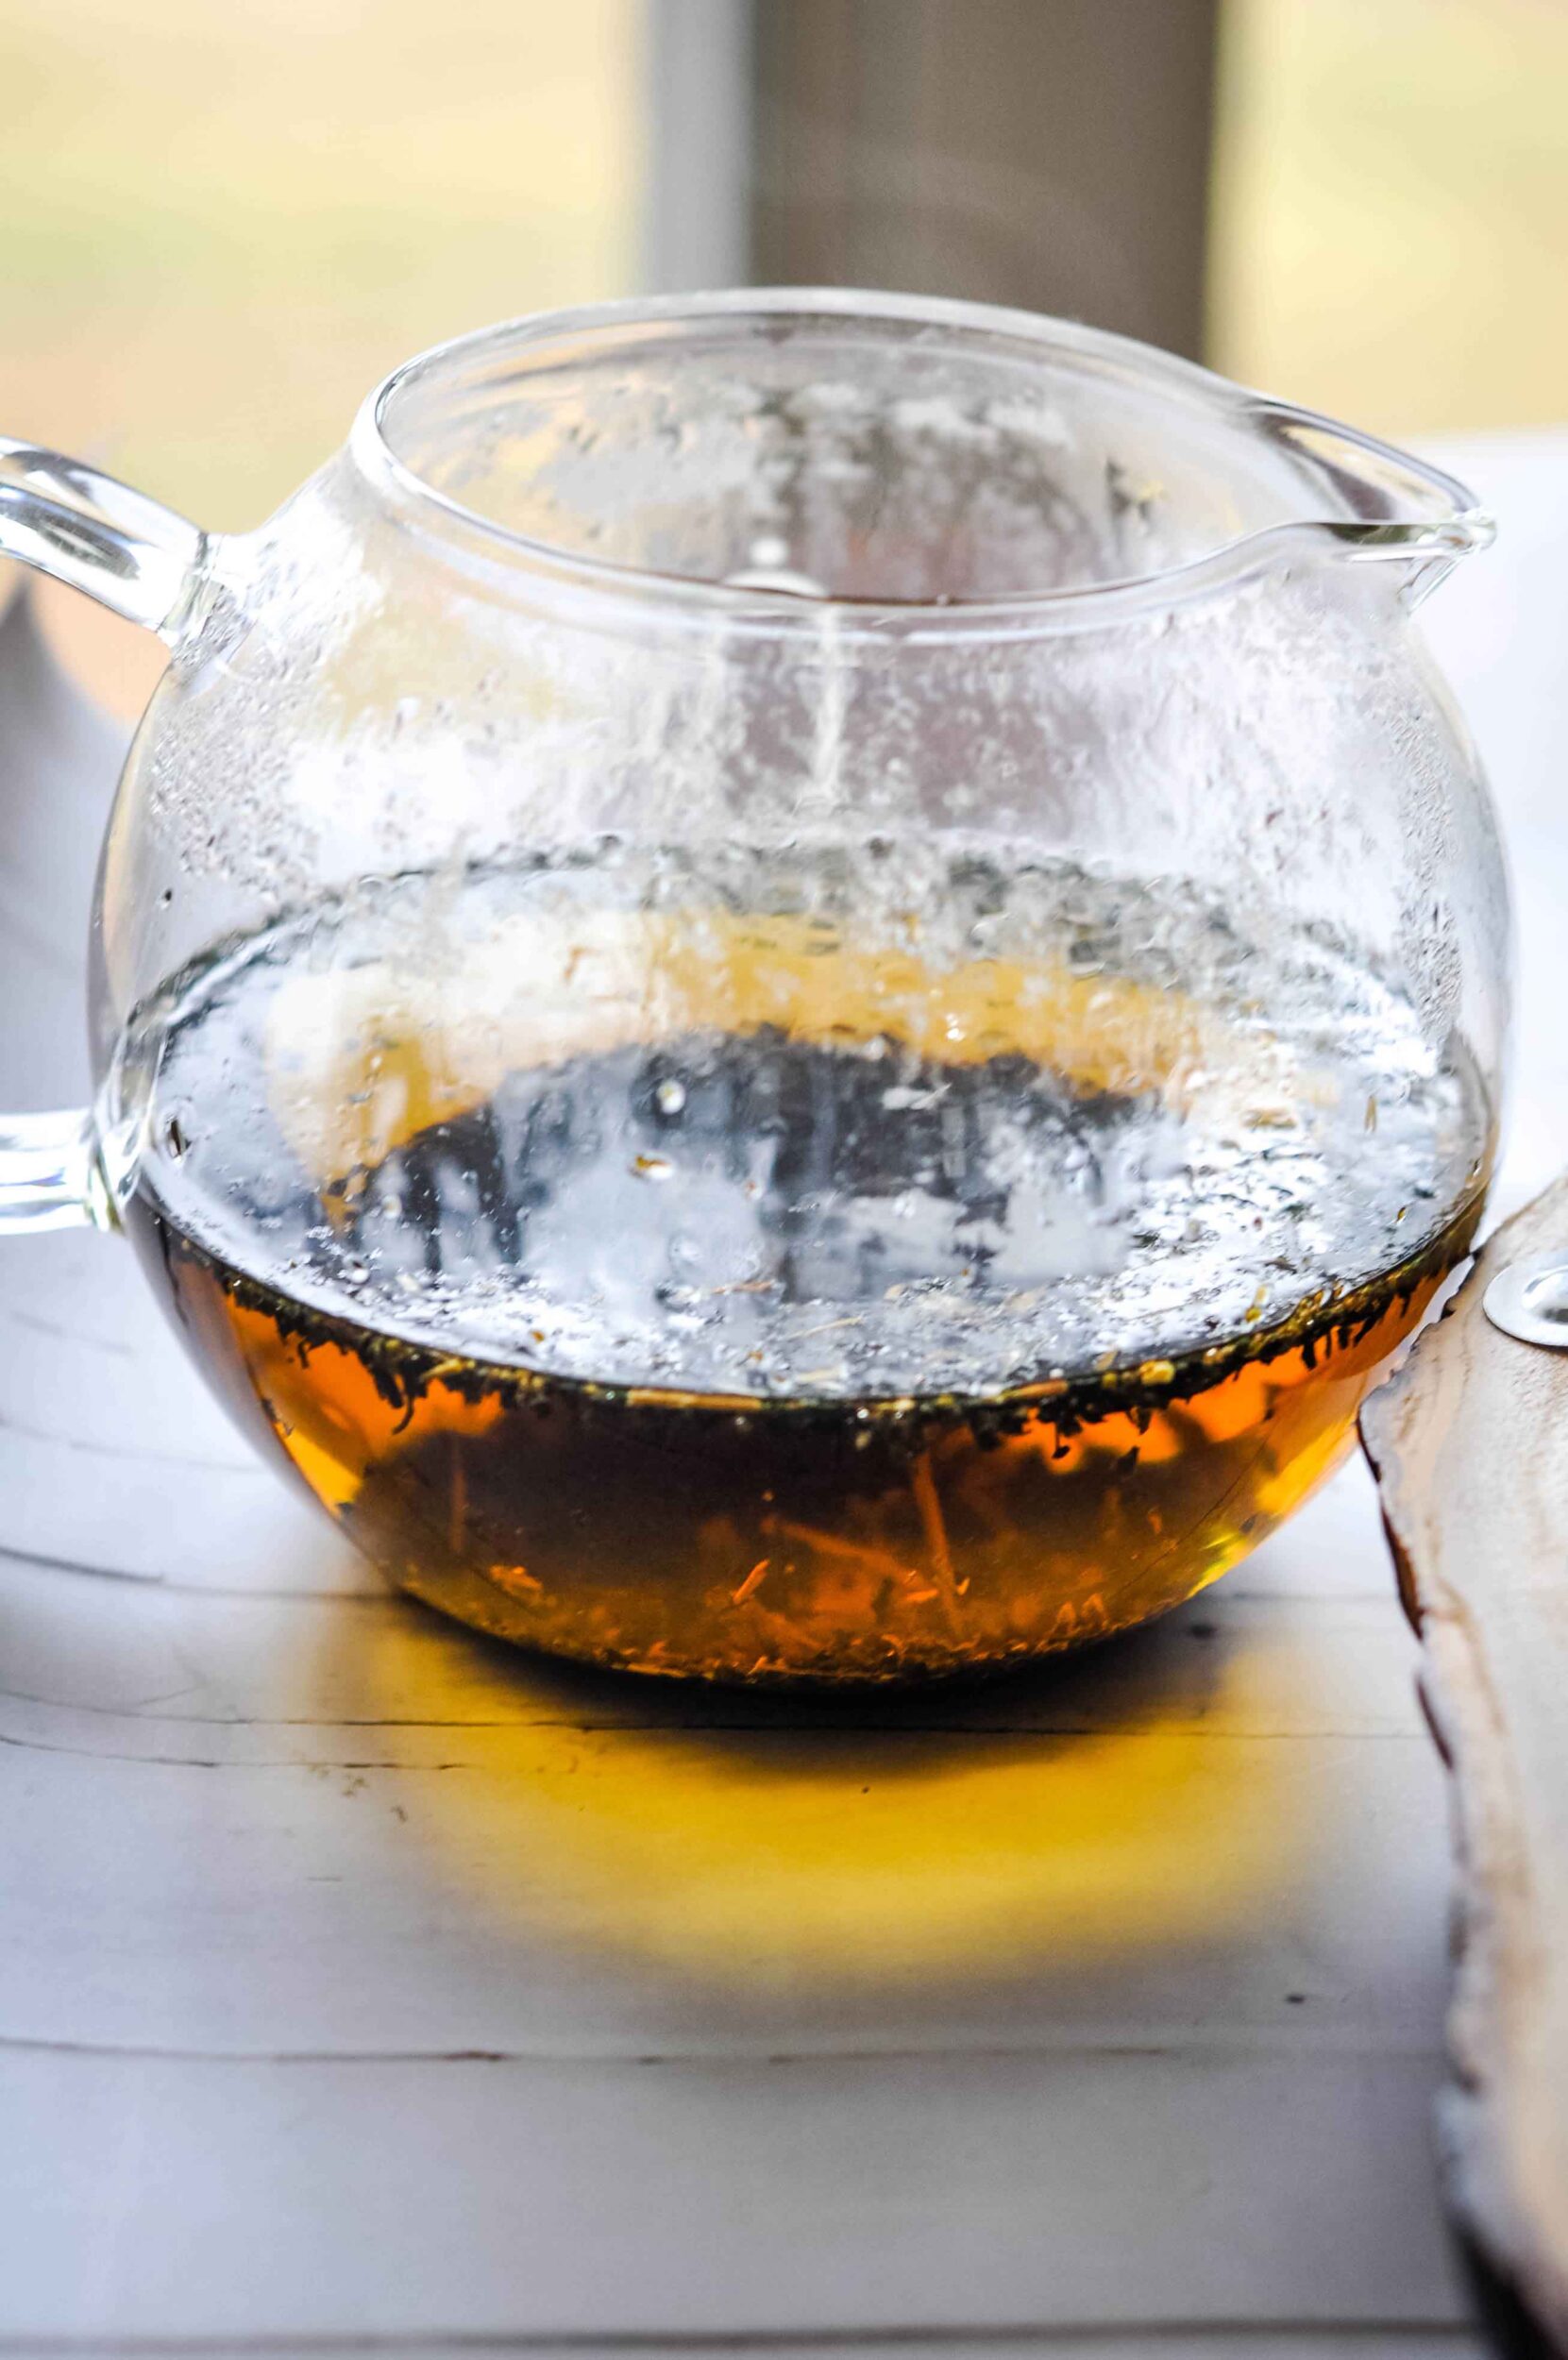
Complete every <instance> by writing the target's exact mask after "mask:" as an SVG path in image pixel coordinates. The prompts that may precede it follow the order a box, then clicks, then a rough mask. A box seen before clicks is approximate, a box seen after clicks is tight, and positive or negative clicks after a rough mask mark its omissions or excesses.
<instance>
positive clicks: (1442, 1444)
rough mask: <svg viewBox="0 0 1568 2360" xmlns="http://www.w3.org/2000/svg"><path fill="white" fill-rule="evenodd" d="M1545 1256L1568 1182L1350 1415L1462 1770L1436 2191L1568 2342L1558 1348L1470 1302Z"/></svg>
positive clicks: (1567, 1584)
mask: <svg viewBox="0 0 1568 2360" xmlns="http://www.w3.org/2000/svg"><path fill="white" fill-rule="evenodd" d="M1558 1247H1562V1248H1568V1179H1563V1180H1560V1181H1558V1182H1557V1183H1555V1184H1554V1186H1553V1187H1552V1188H1549V1189H1547V1191H1546V1192H1545V1194H1544V1195H1543V1196H1541V1197H1539V1198H1537V1200H1536V1201H1535V1203H1534V1204H1533V1205H1529V1206H1527V1207H1526V1210H1525V1211H1524V1212H1522V1213H1520V1214H1518V1215H1517V1216H1516V1217H1515V1219H1514V1220H1512V1221H1511V1222H1508V1223H1507V1224H1506V1226H1505V1227H1504V1228H1502V1229H1501V1230H1499V1231H1498V1233H1497V1234H1496V1236H1495V1237H1494V1238H1493V1239H1492V1241H1491V1243H1490V1244H1489V1245H1488V1246H1487V1248H1486V1250H1485V1252H1484V1253H1483V1254H1482V1255H1481V1256H1480V1258H1479V1260H1478V1262H1477V1265H1476V1268H1475V1272H1474V1273H1473V1275H1472V1276H1471V1278H1470V1280H1469V1282H1468V1284H1467V1285H1466V1286H1465V1287H1464V1289H1463V1290H1462V1291H1461V1293H1460V1294H1459V1296H1458V1299H1457V1301H1456V1302H1455V1304H1454V1306H1453V1307H1452V1308H1451V1310H1450V1312H1449V1314H1448V1316H1447V1317H1446V1318H1445V1319H1444V1320H1442V1322H1441V1323H1438V1324H1437V1325H1436V1326H1434V1327H1432V1328H1429V1329H1428V1330H1427V1332H1426V1333H1425V1336H1424V1337H1423V1338H1422V1340H1421V1341H1420V1342H1419V1344H1418V1345H1417V1346H1416V1348H1415V1350H1414V1352H1413V1353H1412V1354H1411V1356H1410V1358H1409V1360H1408V1362H1407V1364H1406V1366H1405V1368H1404V1369H1403V1370H1402V1371H1401V1372H1400V1374H1398V1376H1397V1377H1396V1378H1395V1379H1394V1380H1393V1382H1392V1383H1391V1385H1389V1386H1387V1387H1385V1388H1384V1390H1383V1391H1381V1392H1379V1393H1377V1394H1376V1395H1374V1398H1373V1400H1372V1401H1371V1402H1370V1403H1369V1405H1368V1407H1367V1409H1366V1411H1365V1413H1364V1415H1363V1421H1362V1424H1363V1432H1364V1438H1365V1441H1366V1446H1367V1451H1368V1455H1369V1456H1370V1458H1371V1459H1372V1461H1373V1465H1374V1469H1375V1470H1376V1472H1377V1475H1378V1478H1379V1483H1380V1487H1381V1491H1382V1497H1383V1509H1384V1516H1385V1519H1386V1522H1387V1526H1388V1530H1389V1535H1390V1540H1391V1544H1392V1547H1393V1551H1394V1556H1395V1560H1396V1563H1397V1566H1398V1570H1399V1577H1400V1586H1401V1589H1402V1592H1403V1593H1404V1596H1405V1600H1406V1604H1407V1607H1408V1610H1409V1612H1410V1614H1411V1617H1412V1619H1413V1620H1414V1622H1415V1623H1416V1626H1417V1628H1418V1630H1419V1632H1420V1635H1421V1639H1422V1644H1423V1650H1424V1666H1423V1672H1422V1686H1423V1693H1424V1695H1425V1701H1426V1705H1427V1710H1428V1712H1429V1715H1430V1717H1431V1721H1432V1725H1433V1728H1434V1730H1435V1732H1436V1735H1437V1737H1438V1742H1439V1745H1440V1746H1441V1748H1442V1753H1443V1756H1444V1758H1445V1760H1446V1761H1447V1762H1448V1763H1449V1764H1450V1766H1451V1768H1452V1770H1453V1772H1454V1779H1455V1792H1456V1797H1457V1806H1458V1809H1457V1815H1456V1828H1457V1839H1458V1854H1459V1899H1460V1937H1461V1955H1460V1964H1459V1976H1458V1986H1457V1991H1456V1996H1455V2001H1454V2007H1453V2011H1452V2014H1451V2017H1450V2024H1449V2034H1450V2047H1451V2056H1452V2070H1453V2080H1452V2082H1451V2085H1450V2087H1449V2089H1448V2090H1447V2092H1446V2093H1445V2095H1444V2098H1443V2099H1442V2133H1443V2149H1444V2163H1445V2169H1446V2174H1447V2180H1448V2184H1449V2188H1450V2191H1451V2195H1452V2199H1453V2201H1454V2203H1455V2205H1456V2207H1457V2208H1458V2212H1459V2214H1460V2216H1461V2217H1462V2219H1463V2221H1464V2222H1465V2224H1466V2225H1467V2227H1468V2229H1469V2230H1470V2232H1471V2234H1473V2235H1474V2236H1475V2239H1476V2241H1477V2243H1478V2244H1479V2246H1480V2248H1481V2250H1482V2251H1483V2252H1484V2254H1485V2255H1486V2257H1487V2259H1488V2260H1489V2261H1490V2262H1491V2264H1492V2266H1493V2267H1495V2268H1496V2269H1497V2270H1498V2271H1499V2272H1500V2273H1501V2274H1502V2275H1503V2276H1504V2277H1505V2278H1506V2279H1508V2280H1509V2282H1510V2283H1511V2284H1513V2285H1514V2286H1515V2287H1516V2289H1517V2290H1518V2293H1519V2295H1520V2297H1521V2299H1522V2300H1523V2301H1525V2303H1526V2305H1527V2307H1528V2308H1529V2310H1530V2311H1531V2312H1532V2313H1533V2315H1534V2316H1535V2317H1536V2318H1537V2319H1538V2320H1539V2321H1540V2322H1541V2324H1542V2325H1543V2328H1544V2329H1545V2330H1546V2332H1547V2333H1548V2334H1549V2335H1551V2336H1552V2338H1553V2339H1554V2341H1555V2343H1556V2344H1557V2345H1558V2346H1559V2347H1560V2348H1561V2349H1563V2350H1565V2351H1568V1356H1565V1355H1563V1354H1560V1353H1556V1352H1550V1351H1543V1350H1542V1349H1540V1348H1539V1347H1537V1346H1534V1345H1530V1344H1524V1343H1519V1342H1517V1341H1515V1340H1514V1339H1513V1338H1511V1337H1509V1336H1505V1335H1502V1334H1500V1333H1499V1332H1498V1330H1496V1329H1495V1328H1493V1327H1492V1325H1491V1323H1489V1322H1488V1320H1487V1318H1486V1315H1485V1312H1484V1310H1483V1308H1482V1299H1483V1296H1484V1294H1485V1290H1486V1288H1487V1286H1488V1284H1489V1283H1490V1281H1491V1279H1492V1277H1493V1276H1494V1275H1495V1273H1497V1272H1498V1271H1499V1270H1501V1269H1503V1268H1504V1267H1506V1266H1507V1265H1508V1264H1509V1263H1510V1262H1512V1261H1515V1260H1517V1259H1519V1258H1521V1257H1522V1256H1526V1255H1529V1254H1534V1253H1540V1252H1543V1251H1545V1250H1547V1249H1549V1248H1558Z"/></svg>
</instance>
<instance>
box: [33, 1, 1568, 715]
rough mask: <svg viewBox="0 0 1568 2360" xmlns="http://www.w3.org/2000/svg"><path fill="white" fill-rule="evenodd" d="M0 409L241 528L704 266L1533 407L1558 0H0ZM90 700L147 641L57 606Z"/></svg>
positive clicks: (1557, 248)
mask: <svg viewBox="0 0 1568 2360" xmlns="http://www.w3.org/2000/svg"><path fill="white" fill-rule="evenodd" d="M0 86H3V87H4V89H5V91H6V93H7V94H8V106H7V136H6V139H5V141H4V142H3V143H0V199H3V203H4V207H5V213H6V221H7V237H6V316H7V321H8V331H9V332H8V336H7V338H6V343H5V349H4V353H3V356H0V423H3V424H4V427H5V429H6V430H7V431H8V432H10V433H13V434H21V435H29V436H33V437H36V438H37V439H38V440H40V441H42V442H47V443H52V444H54V445H56V446H58V447H62V448H64V449H67V450H70V451H73V452H75V453H76V454H77V455H79V456H82V457H86V458H90V459H93V460H94V461H95V462H96V463H97V464H100V465H103V466H107V467H110V468H111V469H113V470H114V471H116V472H118V473H121V474H124V475H126V476H127V477H128V478H129V479H130V480H132V481H134V482H136V483H138V484H140V485H141V486H143V488H144V489H146V490H148V491H150V492H153V493H156V494H157V495H158V496H160V497H162V498H163V499H166V500H168V501H169V502H171V503H172V504H173V505H174V506H176V507H177V508H182V509H184V510H185V511H187V512H188V513H189V514H193V515H194V516H196V517H197V518H198V519H199V520H200V521H202V522H203V523H205V524H209V525H214V526H218V527H235V526H244V525H246V524H249V523H253V522H255V521H258V520H259V519H260V518H261V516H262V515H264V514H266V513H267V511H268V510H270V509H271V508H272V507H274V506H275V505H276V504H277V502H278V500H279V499H280V498H281V497H283V495H284V494H285V493H286V492H288V491H289V490H290V489H291V488H292V487H293V486H294V485H295V483H297V482H298V481H299V480H301V478H302V477H303V476H304V475H305V474H306V473H307V472H308V471H309V470H310V469H311V468H312V467H313V466H314V465H316V464H318V463H319V462H320V461H321V460H322V459H324V458H325V457H326V456H327V455H328V454H329V452H330V451H331V450H332V449H333V448H334V447H335V446H336V445H337V444H338V443H339V442H340V441H341V440H342V439H343V436H344V433H345V431H346V428H347V425H348V422H349V419H350V418H351V416H352V414H353V412H354V410H355V408H356V407H357V405H358V403H359V401H360V399H361V397H362V396H363V394H364V393H365V392H366V391H367V390H368V388H369V387H370V386H371V385H372V384H373V383H374V382H375V381H376V380H377V379H379V377H380V376H381V375H382V374H383V373H384V372H385V371H386V370H387V369H388V368H389V367H391V366H392V365H393V363H394V362H396V361H398V360H400V359H402V358H403V357H405V356H406V355H407V354H409V353H412V352H413V351H416V350H418V349H419V348H420V347H421V346H425V345H428V344H430V343H432V342H435V341H437V340H438V339H440V338H442V337H445V336H447V335H450V334H452V333H454V332H456V331H458V330H460V329H466V328H472V327H476V326H479V325H481V324H482V323H484V322H486V321H489V320H493V319H499V318H504V317H506V316H508V315H510V314H514V313H516V312H527V311H531V310H535V309H537V308H540V307H542V306H547V305H552V304H560V303H571V302H580V301H589V300H594V299H598V298H600V297H603V296H606V295H618V294H629V293H633V292H636V291H638V290H641V289H648V288H655V287H667V288H676V287H693V286H699V285H714V284H720V283H732V282H736V281H745V280H748V279H750V280H752V281H770V280H796V281H801V280H805V281H837V282H840V283H848V284H861V285H874V284H882V285H888V286H898V287H905V288H920V289H933V290H938V291H941V292H947V293H953V294H963V295H977V296H984V297H989V298H992V299H996V300H1003V301H1012V302H1018V303H1022V304H1026V305H1029V306H1031V307H1034V308H1037V309H1041V310H1047V311H1058V312H1068V313H1072V314H1076V315H1078V316H1082V317H1085V318H1087V319H1090V320H1093V321H1096V322H1098V323H1100V324H1102V325H1104V326H1108V327H1113V328H1119V329H1127V330H1129V331H1130V332H1132V333H1134V334H1138V335H1142V336H1146V337H1149V338H1151V339H1152V340H1153V341H1155V342H1156V343H1160V344H1164V345H1168V346H1172V347H1173V348H1175V349H1177V350H1181V351H1185V352H1189V353H1192V354H1194V355H1197V356H1200V357H1202V358H1204V359H1206V360H1208V361H1209V362H1212V363H1213V364H1214V365H1215V366H1217V367H1219V368H1221V369H1223V370H1224V371H1226V372H1227V373H1229V374H1231V375H1234V376H1238V377H1240V378H1242V379H1247V380H1250V381H1252V382H1254V383H1257V384H1261V385H1263V386H1266V387H1267V388H1269V389H1270V390H1271V391H1274V392H1277V393H1281V394H1284V395H1288V396H1290V397H1292V398H1294V399H1296V400H1298V401H1304V402H1307V403H1309V404H1314V405H1316V406H1318V407H1320V408H1324V409H1326V410H1330V411H1333V412H1337V413H1340V414H1343V415H1345V416H1348V417H1349V418H1351V419H1353V420H1354V421H1356V422H1357V423H1358V424H1362V425H1366V426H1370V427H1373V428H1374V429H1378V430H1383V431H1385V432H1388V433H1391V434H1393V435H1395V436H1406V437H1415V438H1419V437H1420V436H1421V435H1422V434H1423V433H1428V432H1434V431H1439V430H1449V429H1457V428H1462V429H1475V428H1488V427H1504V426H1518V425H1522V424H1541V423H1549V422H1554V421H1558V420H1562V419H1568V307H1565V306H1564V304H1563V302H1562V300H1561V288H1562V285H1563V270H1564V265H1565V264H1568V138H1565V137H1564V136H1563V128H1562V126H1563V121H1564V117H1565V112H1568V0H571V4H570V5H569V6H563V5H561V0H442V5H441V6H440V7H438V8H431V7H430V6H428V5H425V4H424V0H246V5H245V6H244V8H227V9H220V8H213V7H212V6H211V0H0ZM43 600H44V608H45V615H46V620H47V627H48V629H49V631H50V632H51V635H52V636H53V637H54V638H55V640H56V643H57V645H58V646H59V648H60V649H62V651H63V652H64V653H65V654H66V656H67V658H68V660H69V661H70V662H71V663H72V665H73V666H74V667H75V668H76V669H77V670H78V671H79V672H81V673H82V674H83V675H84V676H85V677H87V678H88V679H89V680H90V682H91V683H92V684H93V687H94V689H95V691H96V693H98V694H99V695H100V696H101V697H102V698H103V699H104V700H105V701H107V702H109V703H110V704H112V705H114V706H116V707H117V708H119V709H121V710H124V711H134V710H135V709H136V708H137V706H138V705H139V703H140V701H141V699H142V697H143V694H144V692H145V689H146V687H147V685H148V684H149V683H150V679H151V677H152V675H153V674H154V673H155V672H156V670H157V667H158V662H159V650H158V649H157V648H156V647H155V646H153V645H150V644H147V643H144V642H143V640H142V639H141V638H140V637H139V636H138V635H137V634H135V633H133V632H129V631H128V629H127V628H126V626H123V625H117V624H115V623H114V622H113V621H112V620H111V619H110V618H109V617H107V616H104V615H100V614H99V612H98V611H97V610H95V609H93V608H90V607H89V606H88V605H87V603H86V602H85V601H83V600H80V599H71V598H70V597H69V594H64V593H59V592H57V591H54V590H47V591H45V592H44V593H43Z"/></svg>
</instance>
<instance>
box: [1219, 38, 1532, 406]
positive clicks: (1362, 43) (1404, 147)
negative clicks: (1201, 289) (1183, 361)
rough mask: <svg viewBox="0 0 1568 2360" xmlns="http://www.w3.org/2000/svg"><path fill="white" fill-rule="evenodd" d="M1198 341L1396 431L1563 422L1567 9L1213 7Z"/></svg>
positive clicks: (1274, 383)
mask: <svg viewBox="0 0 1568 2360" xmlns="http://www.w3.org/2000/svg"><path fill="white" fill-rule="evenodd" d="M1222 23H1223V37H1222V60H1221V77H1220V107H1219V126H1218V154H1217V163H1216V181H1215V211H1214V226H1213V245H1212V256H1211V281H1210V332H1209V351H1210V358H1211V360H1212V362H1214V365H1215V366H1216V367H1218V368H1221V369H1222V370H1224V371H1226V372H1227V374H1230V375H1232V376H1236V377H1239V378H1241V379H1244V380H1246V381H1248V382H1250V383H1253V384H1258V385H1262V386H1265V387H1267V388H1268V389H1269V390H1270V391H1271V392H1274V393H1279V394H1284V395H1288V396H1290V398H1291V399H1292V400H1296V401H1302V402H1307V403H1308V404H1311V405H1314V406H1316V407H1317V408H1319V409H1324V410H1328V411H1331V412H1333V413H1337V414H1339V415H1340V416H1343V417H1348V418H1350V419H1351V420H1353V421H1354V422H1356V423H1357V424H1359V425H1363V426H1367V427H1371V428H1374V429H1377V430H1382V431H1385V432H1388V433H1392V434H1395V435H1410V434H1417V433H1421V432H1424V431H1430V430H1440V429H1450V428H1475V427H1501V426H1517V425H1531V424H1543V423H1547V422H1551V421H1556V420H1560V419H1564V418H1568V307H1565V306H1564V303H1563V300H1562V290H1563V285H1564V278H1565V275H1568V123H1565V117H1568V6H1564V4H1563V0H1227V5H1226V6H1225V8H1224V11H1223V19H1222Z"/></svg>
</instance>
